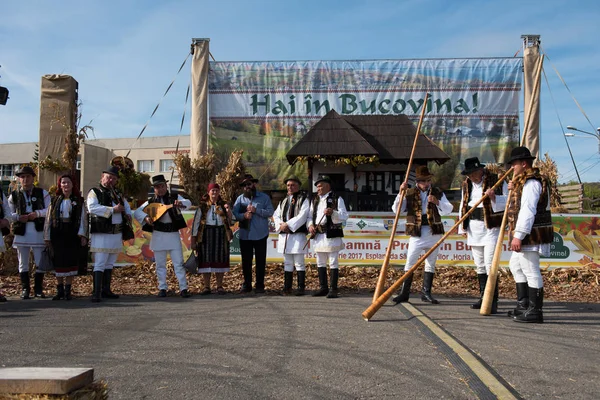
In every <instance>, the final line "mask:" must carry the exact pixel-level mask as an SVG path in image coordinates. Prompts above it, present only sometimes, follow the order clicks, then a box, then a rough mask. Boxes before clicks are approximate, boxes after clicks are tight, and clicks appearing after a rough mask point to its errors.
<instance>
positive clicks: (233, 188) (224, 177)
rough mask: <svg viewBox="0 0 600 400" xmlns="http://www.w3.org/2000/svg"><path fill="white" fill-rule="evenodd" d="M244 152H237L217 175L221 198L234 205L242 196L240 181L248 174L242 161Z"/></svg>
mask: <svg viewBox="0 0 600 400" xmlns="http://www.w3.org/2000/svg"><path fill="white" fill-rule="evenodd" d="M243 155H244V150H236V151H234V152H233V153H231V155H230V156H229V161H228V162H227V166H226V167H225V169H223V170H222V171H221V172H220V173H218V174H217V179H216V182H217V183H218V184H219V186H220V187H221V197H222V198H223V200H225V201H226V202H228V203H230V204H232V203H233V202H234V201H235V199H236V198H237V196H238V195H239V194H240V192H241V191H240V181H241V179H242V177H243V176H244V174H245V173H246V166H245V165H244V162H243V161H242V156H243Z"/></svg>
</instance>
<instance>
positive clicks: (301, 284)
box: [296, 271, 306, 296]
mask: <svg viewBox="0 0 600 400" xmlns="http://www.w3.org/2000/svg"><path fill="white" fill-rule="evenodd" d="M305 288H306V271H298V290H297V291H296V296H304V295H305V293H304V290H305Z"/></svg>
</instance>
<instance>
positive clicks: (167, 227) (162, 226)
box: [153, 221, 175, 232]
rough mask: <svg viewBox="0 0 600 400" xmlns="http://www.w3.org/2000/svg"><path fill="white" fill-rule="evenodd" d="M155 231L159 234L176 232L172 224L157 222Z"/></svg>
mask: <svg viewBox="0 0 600 400" xmlns="http://www.w3.org/2000/svg"><path fill="white" fill-rule="evenodd" d="M153 226H154V230H155V231H159V232H175V231H174V225H173V223H172V222H166V223H165V222H158V221H156V222H155V223H154V224H153Z"/></svg>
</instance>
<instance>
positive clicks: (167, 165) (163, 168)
mask: <svg viewBox="0 0 600 400" xmlns="http://www.w3.org/2000/svg"><path fill="white" fill-rule="evenodd" d="M173 170H174V171H175V174H177V168H175V161H173V160H160V172H171V171H173Z"/></svg>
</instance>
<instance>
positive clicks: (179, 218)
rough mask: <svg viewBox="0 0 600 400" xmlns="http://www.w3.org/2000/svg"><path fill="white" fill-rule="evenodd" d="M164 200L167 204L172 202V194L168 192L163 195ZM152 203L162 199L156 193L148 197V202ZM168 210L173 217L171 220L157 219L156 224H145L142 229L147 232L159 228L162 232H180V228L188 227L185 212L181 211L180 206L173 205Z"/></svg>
mask: <svg viewBox="0 0 600 400" xmlns="http://www.w3.org/2000/svg"><path fill="white" fill-rule="evenodd" d="M175 199H177V197H175ZM163 201H164V203H162V204H166V205H169V204H172V201H171V196H170V195H169V192H167V194H166V195H165V196H163ZM152 203H160V199H159V198H158V197H157V196H156V195H154V196H152V197H150V198H149V199H148V204H152ZM167 212H168V213H169V216H170V217H171V222H166V223H165V222H160V221H155V222H154V226H150V225H148V224H144V225H143V226H142V230H144V231H146V232H152V231H154V230H157V231H160V232H178V231H179V230H180V229H183V228H185V227H187V224H186V223H185V218H183V214H182V213H181V210H180V209H179V208H177V207H171V208H169V209H168V210H167Z"/></svg>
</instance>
